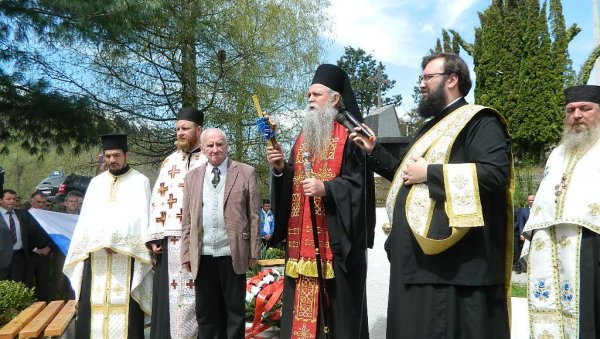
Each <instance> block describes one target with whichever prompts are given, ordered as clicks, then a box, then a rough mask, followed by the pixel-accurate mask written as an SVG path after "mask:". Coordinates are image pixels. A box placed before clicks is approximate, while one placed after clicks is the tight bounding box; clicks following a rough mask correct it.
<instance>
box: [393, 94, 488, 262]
mask: <svg viewBox="0 0 600 339" xmlns="http://www.w3.org/2000/svg"><path fill="white" fill-rule="evenodd" d="M485 108H486V107H484V106H479V105H464V106H461V107H459V108H458V109H456V110H455V111H454V112H452V113H450V114H449V115H448V116H446V117H445V118H444V119H442V120H441V121H440V122H438V123H437V124H435V126H433V127H432V128H431V129H430V130H429V131H427V132H426V133H425V134H424V135H423V136H422V137H421V138H419V140H418V141H417V142H415V144H414V145H413V146H412V147H411V148H410V150H409V151H408V152H407V153H406V155H405V156H404V159H403V160H402V162H401V164H400V167H399V169H398V171H396V175H395V176H394V180H393V181H392V185H391V187H390V191H389V193H388V197H387V201H386V209H387V212H388V217H389V220H390V225H393V216H394V206H395V202H396V197H397V195H398V192H399V191H400V189H401V188H402V187H403V186H404V184H403V179H402V171H403V169H404V168H406V166H407V163H408V161H411V159H413V158H418V157H423V158H425V160H427V162H428V163H429V164H448V161H449V158H450V152H451V150H452V145H453V144H454V141H455V140H456V138H457V137H458V134H459V133H460V132H461V131H462V129H463V128H464V127H465V125H466V124H467V123H468V122H469V121H471V119H472V118H473V117H474V116H475V115H476V114H477V113H478V112H480V111H481V110H483V109H485ZM443 174H444V183H445V189H446V202H445V206H444V207H445V210H446V213H447V215H448V218H449V225H450V227H451V228H452V231H451V232H452V233H451V235H450V236H449V237H448V238H446V239H431V238H429V237H427V234H428V232H429V227H430V224H431V219H432V217H433V210H434V207H435V201H433V200H432V199H431V198H429V189H428V186H427V184H426V183H421V184H415V185H412V186H411V187H410V188H409V190H410V191H409V193H408V197H407V199H406V204H405V206H404V207H405V212H406V219H407V221H408V224H409V226H410V229H411V231H412V233H413V234H414V236H415V238H416V239H417V242H418V243H419V246H420V247H421V249H422V250H423V252H424V253H426V254H430V255H432V254H438V253H441V252H443V251H445V250H447V249H448V248H450V247H452V246H453V245H454V244H455V243H456V242H458V241H459V240H460V239H462V237H464V236H465V234H466V233H467V231H468V229H469V228H470V227H480V226H483V213H482V209H481V201H480V198H479V186H478V181H477V172H476V168H475V164H453V165H451V166H448V165H447V166H444V169H443Z"/></svg>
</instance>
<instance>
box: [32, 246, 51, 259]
mask: <svg viewBox="0 0 600 339" xmlns="http://www.w3.org/2000/svg"><path fill="white" fill-rule="evenodd" d="M35 253H37V254H38V255H41V256H42V257H45V256H47V255H48V253H50V246H46V247H44V248H38V249H37V250H36V252H35Z"/></svg>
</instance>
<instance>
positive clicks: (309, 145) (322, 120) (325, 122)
mask: <svg viewBox="0 0 600 339" xmlns="http://www.w3.org/2000/svg"><path fill="white" fill-rule="evenodd" d="M337 113H338V112H337V110H335V109H334V108H333V107H332V106H330V105H329V104H328V105H327V106H325V107H324V108H314V109H310V107H307V108H306V110H305V114H304V124H303V126H302V134H303V135H304V146H305V147H306V150H307V151H308V152H310V153H311V154H312V155H316V156H319V155H320V154H321V153H323V152H324V151H325V149H326V147H327V145H329V140H330V139H331V132H332V131H333V119H334V118H335V115H336V114H337Z"/></svg>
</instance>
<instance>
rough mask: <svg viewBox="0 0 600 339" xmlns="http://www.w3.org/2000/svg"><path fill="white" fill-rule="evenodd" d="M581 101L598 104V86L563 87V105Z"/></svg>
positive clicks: (599, 87)
mask: <svg viewBox="0 0 600 339" xmlns="http://www.w3.org/2000/svg"><path fill="white" fill-rule="evenodd" d="M582 101H588V102H595V103H597V104H600V86H596V85H581V86H573V87H569V88H567V89H565V105H566V104H568V103H570V102H582Z"/></svg>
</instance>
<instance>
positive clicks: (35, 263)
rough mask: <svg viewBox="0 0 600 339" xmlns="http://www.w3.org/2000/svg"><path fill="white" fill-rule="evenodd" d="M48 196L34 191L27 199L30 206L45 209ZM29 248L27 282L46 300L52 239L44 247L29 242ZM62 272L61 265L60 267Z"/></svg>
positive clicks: (40, 297)
mask: <svg viewBox="0 0 600 339" xmlns="http://www.w3.org/2000/svg"><path fill="white" fill-rule="evenodd" d="M47 202H48V197H47V196H46V194H44V193H42V192H34V193H33V194H32V195H31V199H30V200H29V205H30V208H37V209H41V210H47V208H48V205H47ZM31 220H32V221H33V222H34V223H35V224H36V227H37V228H40V231H41V232H44V233H45V231H43V229H41V226H40V225H39V224H38V223H37V221H36V220H35V219H34V218H31ZM29 246H30V247H31V248H29V249H28V250H29V251H30V252H31V253H30V262H29V265H28V266H27V284H28V285H30V286H35V296H36V298H37V300H39V301H47V300H48V297H49V296H50V295H49V287H48V286H49V284H48V282H49V280H50V279H49V278H50V262H51V252H52V241H50V242H49V243H48V246H46V247H44V248H38V247H35V246H33V244H29ZM61 272H62V267H61Z"/></svg>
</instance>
